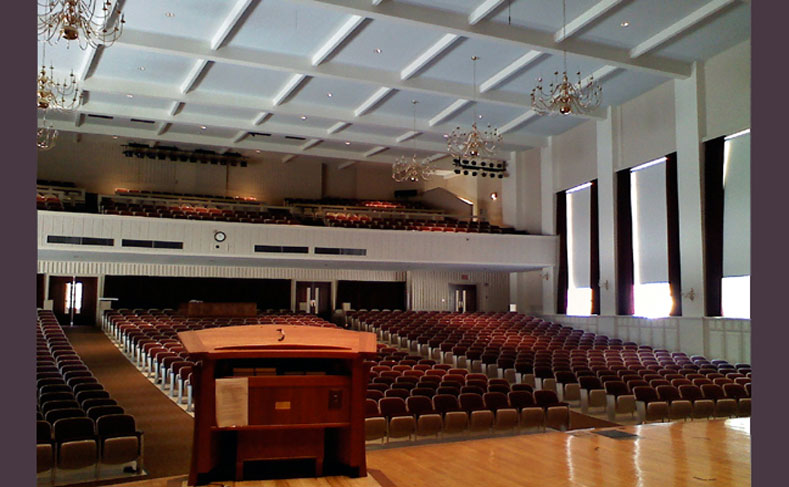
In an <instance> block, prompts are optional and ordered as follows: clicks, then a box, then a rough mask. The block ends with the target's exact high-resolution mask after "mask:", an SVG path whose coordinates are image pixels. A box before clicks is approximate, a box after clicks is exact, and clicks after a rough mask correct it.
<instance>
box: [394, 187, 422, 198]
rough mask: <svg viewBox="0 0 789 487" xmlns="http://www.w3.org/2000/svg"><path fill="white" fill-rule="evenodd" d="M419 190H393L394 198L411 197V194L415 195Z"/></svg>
mask: <svg viewBox="0 0 789 487" xmlns="http://www.w3.org/2000/svg"><path fill="white" fill-rule="evenodd" d="M418 194H419V191H417V190H415V189H399V190H397V191H395V192H394V197H395V198H411V197H412V196H417V195H418Z"/></svg>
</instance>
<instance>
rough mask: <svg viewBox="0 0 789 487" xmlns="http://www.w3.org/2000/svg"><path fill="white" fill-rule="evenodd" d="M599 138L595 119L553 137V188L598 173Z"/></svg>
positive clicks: (583, 179) (579, 180)
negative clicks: (597, 137) (597, 138)
mask: <svg viewBox="0 0 789 487" xmlns="http://www.w3.org/2000/svg"><path fill="white" fill-rule="evenodd" d="M596 161H597V140H596V132H595V123H594V121H588V122H585V123H582V124H581V125H578V126H577V127H574V128H572V129H570V130H568V131H567V132H565V133H563V134H561V135H559V136H556V137H554V138H553V188H554V192H556V191H561V190H565V189H568V188H572V187H573V186H578V185H579V184H583V183H586V182H588V181H590V180H592V179H594V178H595V177H596V174H597V168H596Z"/></svg>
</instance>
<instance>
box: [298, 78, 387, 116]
mask: <svg viewBox="0 0 789 487" xmlns="http://www.w3.org/2000/svg"><path fill="white" fill-rule="evenodd" d="M371 86H372V85H370V84H367V83H360V82H355V81H346V80H338V79H334V78H312V79H310V81H309V82H308V83H305V84H304V85H303V87H302V88H301V89H300V90H299V92H298V94H296V95H295V96H294V97H293V98H292V99H291V101H297V102H298V103H306V104H309V105H321V106H325V107H333V108H336V109H338V110H343V111H351V110H353V109H354V108H356V107H357V106H359V105H361V104H362V102H364V100H366V99H367V97H368V96H369V95H368V94H367V92H368V91H370V87H371ZM329 95H331V96H329Z"/></svg>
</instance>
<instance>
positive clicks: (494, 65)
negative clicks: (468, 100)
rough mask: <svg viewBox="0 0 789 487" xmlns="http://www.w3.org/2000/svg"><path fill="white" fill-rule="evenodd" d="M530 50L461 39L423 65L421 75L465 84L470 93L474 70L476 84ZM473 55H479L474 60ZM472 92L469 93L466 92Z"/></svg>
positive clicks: (499, 43)
mask: <svg viewBox="0 0 789 487" xmlns="http://www.w3.org/2000/svg"><path fill="white" fill-rule="evenodd" d="M527 52H529V49H523V48H521V47H517V46H513V45H512V44H503V43H501V42H494V41H489V40H481V39H462V40H461V41H458V42H457V44H455V45H454V46H453V47H451V48H450V50H449V51H448V52H446V54H445V55H444V56H442V57H440V58H438V59H437V60H436V61H435V62H434V63H433V64H432V65H430V66H429V67H427V68H425V69H424V70H423V71H422V73H421V76H422V77H424V78H431V79H438V80H442V81H451V82H454V83H465V84H468V85H469V87H470V88H471V90H469V93H470V94H471V93H473V86H474V84H473V79H474V71H475V70H476V78H477V87H479V85H480V83H482V82H483V81H485V80H486V79H488V78H490V77H491V76H493V75H494V74H496V73H498V72H499V71H501V70H502V69H504V68H505V67H506V66H507V65H508V64H510V63H511V62H513V61H515V60H516V59H518V58H519V57H521V56H523V55H524V54H526V53H527ZM472 56H476V57H477V58H478V59H477V60H476V61H473V60H472V59H471V58H472ZM469 96H471V95H469Z"/></svg>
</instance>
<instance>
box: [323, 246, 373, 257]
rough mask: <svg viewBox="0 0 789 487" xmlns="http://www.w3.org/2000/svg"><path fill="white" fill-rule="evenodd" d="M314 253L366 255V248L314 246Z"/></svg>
mask: <svg viewBox="0 0 789 487" xmlns="http://www.w3.org/2000/svg"><path fill="white" fill-rule="evenodd" d="M315 253H316V254H323V255H367V249H343V248H338V247H315Z"/></svg>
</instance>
